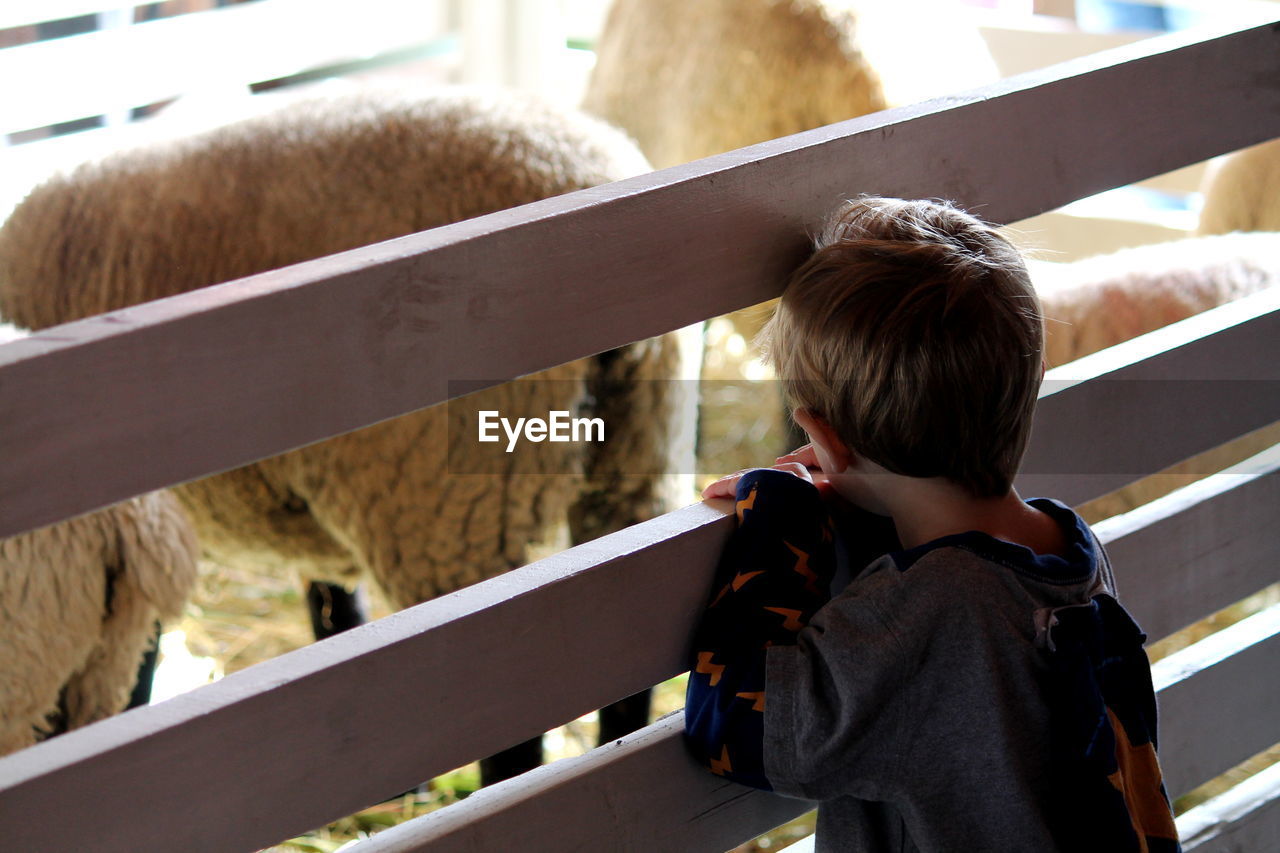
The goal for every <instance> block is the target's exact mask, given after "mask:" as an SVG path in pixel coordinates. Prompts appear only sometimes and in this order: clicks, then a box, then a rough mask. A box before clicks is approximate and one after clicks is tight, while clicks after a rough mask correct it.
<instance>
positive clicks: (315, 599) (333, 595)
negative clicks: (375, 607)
mask: <svg viewBox="0 0 1280 853" xmlns="http://www.w3.org/2000/svg"><path fill="white" fill-rule="evenodd" d="M307 611H308V612H309V613H310V614H311V630H312V631H313V632H315V636H316V639H317V640H323V639H325V638H326V637H332V636H333V635H334V634H341V633H342V632H343V631H346V630H349V629H351V628H354V627H356V626H357V625H363V624H364V623H365V622H367V621H368V614H367V611H366V608H365V603H364V599H363V597H362V596H361V595H360V593H359V592H358V591H357V592H347V590H346V588H345V587H343V586H342V585H341V584H336V583H327V582H325V581H311V583H310V584H309V585H308V586H307Z"/></svg>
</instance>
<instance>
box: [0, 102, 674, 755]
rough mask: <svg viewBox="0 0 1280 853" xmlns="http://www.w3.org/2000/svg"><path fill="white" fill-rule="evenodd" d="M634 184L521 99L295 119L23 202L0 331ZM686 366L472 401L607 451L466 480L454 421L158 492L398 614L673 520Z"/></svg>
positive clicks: (293, 112)
mask: <svg viewBox="0 0 1280 853" xmlns="http://www.w3.org/2000/svg"><path fill="white" fill-rule="evenodd" d="M648 169H649V166H648V163H647V162H646V161H645V159H644V157H643V156H642V155H641V154H640V152H639V151H638V150H637V149H636V147H635V146H634V144H633V143H631V142H630V140H628V139H627V138H626V137H625V136H624V135H623V134H622V133H621V132H619V131H618V130H616V129H614V128H611V127H609V126H607V125H606V124H604V123H603V122H600V121H598V120H596V119H592V118H590V117H587V116H585V115H582V114H580V113H577V112H575V111H570V110H564V109H559V108H554V107H552V106H550V105H549V104H546V103H544V102H542V101H540V100H538V99H535V98H533V97H532V96H529V95H522V94H519V93H515V92H500V91H488V90H483V89H473V88H462V87H459V88H451V87H445V88H441V89H439V90H435V91H433V92H431V93H430V94H428V95H418V96H413V95H408V94H402V93H395V92H389V91H375V92H373V93H357V94H353V95H347V96H342V97H330V98H323V99H310V100H305V101H302V102H299V103H295V104H291V105H289V106H287V107H285V108H283V109H281V110H277V111H273V112H271V113H268V114H265V115H260V116H255V117H253V118H250V119H247V120H244V121H241V122H238V123H234V124H231V125H227V126H225V127H222V128H218V129H215V130H212V131H209V132H207V133H201V134H198V135H195V136H192V137H190V138H185V139H179V140H170V141H166V142H165V143H163V144H153V145H151V146H147V147H142V148H138V149H134V150H128V151H123V152H119V153H117V154H114V155H112V156H109V157H107V158H105V159H103V160H102V161H100V162H96V163H90V164H85V165H82V166H80V167H79V168H77V169H76V170H74V171H73V172H71V173H70V174H67V175H62V176H57V177H54V178H52V179H50V180H48V181H46V182H45V183H43V184H42V185H40V186H38V187H37V188H36V189H34V190H33V191H32V192H31V193H30V194H29V195H28V197H27V198H26V199H25V200H24V201H23V202H22V203H21V204H20V205H19V206H18V207H17V208H16V209H15V210H14V212H13V213H12V214H11V216H10V218H9V220H8V221H7V222H6V223H5V224H4V226H3V228H0V311H3V312H4V313H5V314H6V315H7V316H10V317H12V318H13V319H14V320H16V321H17V322H20V323H22V324H25V325H29V326H31V327H33V328H44V327H47V326H50V325H53V324H55V323H63V322H67V321H70V320H74V319H77V318H81V317H85V316H89V315H92V314H97V313H101V312H104V311H109V310H112V309H117V308H122V307H124V306H127V305H132V304H135V303H138V302H143V301H146V300H150V299H156V298H159V297H162V296H167V295H170V294H175V293H179V292H182V291H188V290H192V289H194V288H199V287H203V286H206V285H210V284H214V283H216V282H221V281H226V280H229V279H233V278H237V277H240V276H246V275H250V274H252V273H257V272H261V271H264V270H268V269H274V268H278V267H282V266H285V265H287V264H291V263H295V262H299V261H303V260H306V259H310V258H315V257H319V256H323V255H327V254H332V253H335V252H339V251H342V250H345V249H349V248H352V247H356V246H362V245H366V244H370V243H374V242H377V241H380V240H387V239H390V238H393V237H398V236H401V235H404V234H408V233H411V232H415V231H421V230H425V229H427V228H431V227H434V226H438V225H443V224H446V223H449V222H454V221H457V220H460V219H465V218H468V217H473V216H478V215H480V214H483V213H487V212H491V211H495V210H498V209H501V208H506V207H512V206H515V205H518V204H523V203H526V202H532V201H535V200H538V199H541V198H545V197H547V196H551V195H556V194H559V193H563V192H567V191H570V190H574V189H579V188H584V187H589V186H593V185H596V184H601V183H604V182H607V181H612V180H617V179H621V178H624V177H629V176H631V175H634V174H638V173H641V172H645V171H648ZM679 360H680V346H679V342H678V341H677V340H676V337H675V336H674V335H667V336H664V337H662V338H657V339H653V340H649V341H642V342H639V343H636V344H633V345H630V346H627V347H624V348H622V349H620V350H616V351H614V352H612V353H606V354H604V355H602V356H598V357H596V358H592V359H586V360H582V361H578V362H573V363H570V364H566V365H562V366H560V367H556V368H553V369H551V370H548V371H545V372H544V373H542V374H538V375H537V376H536V377H534V378H531V379H527V380H522V381H519V382H514V383H509V384H506V385H502V386H498V387H495V388H491V389H488V390H485V391H482V392H479V393H478V394H477V395H474V396H472V397H470V398H468V400H469V401H470V405H471V407H472V409H473V410H474V409H477V408H483V409H495V410H498V411H500V412H504V413H506V412H513V413H522V412H523V411H524V410H526V409H533V410H535V411H537V412H540V413H542V414H545V413H546V412H548V411H553V410H562V411H578V410H581V411H584V412H585V411H588V410H591V409H592V407H596V410H598V411H602V412H606V413H607V414H606V415H605V417H607V418H608V421H607V422H608V426H609V431H610V432H609V436H610V440H609V441H608V442H607V443H606V444H604V445H600V446H599V447H600V448H603V449H597V445H586V444H582V443H552V442H543V443H541V444H536V445H529V446H528V447H527V448H526V449H523V450H522V451H521V452H519V453H515V454H512V455H511V456H510V457H508V461H509V463H510V464H509V465H508V467H506V468H505V469H503V470H502V472H501V473H500V474H496V475H493V476H468V475H466V473H465V472H464V473H461V474H460V473H458V469H459V467H465V466H458V465H456V464H455V465H450V464H448V462H449V454H448V450H449V442H450V441H454V442H455V443H457V442H462V441H465V440H466V439H464V438H463V437H462V436H461V435H460V434H458V431H457V430H451V428H450V419H451V418H455V417H457V409H456V408H453V404H451V405H450V406H436V407H431V408H428V409H425V410H422V411H419V412H415V413H412V414H409V415H405V416H403V417H400V418H396V419H392V420H390V421H386V422H383V423H380V424H376V425H374V426H371V427H367V428H365V429H362V430H358V431H356V432H353V433H349V434H347V435H342V436H338V437H336V438H333V439H330V440H328V441H324V442H320V443H318V444H314V445H311V446H309V447H304V448H301V449H299V450H294V451H291V452H289V453H285V454H283V455H281V456H277V457H274V458H270V459H266V460H263V461H261V462H258V463H256V464H252V465H248V466H245V467H242V468H239V469H236V470H233V471H230V472H227V473H224V474H220V475H217V476H213V477H209V478H206V479H203V480H199V481H196V482H193V483H190V484H186V485H183V486H179V487H176V488H175V489H174V491H175V493H176V494H177V495H178V497H179V498H180V499H181V500H182V502H183V504H184V506H185V507H186V508H187V510H188V512H189V513H190V515H191V516H192V519H193V521H194V522H195V525H196V529H197V531H198V533H199V535H200V541H201V544H202V547H203V549H204V551H205V553H206V554H207V555H209V556H210V557H211V558H212V559H213V560H214V561H216V562H218V563H221V564H224V565H230V566H234V565H237V564H239V565H246V564H254V565H257V566H268V565H269V566H278V567H280V568H287V569H293V570H297V571H298V572H299V573H300V574H301V575H302V576H304V577H307V578H313V579H320V580H324V581H327V582H330V583H333V584H337V585H339V586H337V587H331V588H327V589H325V591H324V594H325V595H326V596H328V595H329V594H330V593H331V592H333V593H341V591H342V589H343V588H344V587H349V586H351V585H352V584H353V583H354V582H355V581H356V580H357V579H358V578H361V577H371V578H373V579H374V580H375V581H376V582H377V583H378V585H379V586H380V587H381V588H382V590H383V591H384V592H385V593H386V594H387V597H388V600H389V601H390V602H391V603H392V604H393V605H394V606H396V607H406V606H409V605H411V604H416V603H418V602H421V601H424V600H426V599H429V598H432V597H434V596H438V595H441V594H444V593H448V592H451V591H453V590H456V589H458V588H460V587H462V586H464V585H467V584H470V583H474V582H476V581H479V580H482V579H485V578H488V577H491V576H493V575H496V574H498V573H500V572H504V571H507V570H508V569H511V568H514V567H516V566H520V565H522V564H524V563H525V562H527V561H528V558H529V555H530V553H531V549H532V548H535V547H541V546H545V545H546V544H547V543H554V542H555V541H556V540H557V539H558V538H559V539H563V536H562V535H561V532H560V531H562V529H563V528H564V526H565V524H566V523H567V524H568V527H569V532H570V535H571V536H572V538H573V539H574V540H575V541H583V540H584V539H586V538H589V537H591V536H595V535H599V534H601V533H606V532H609V531H611V530H615V529H618V528H620V527H623V526H626V525H627V524H631V523H634V522H637V521H641V520H644V519H646V518H649V517H652V516H654V515H657V514H660V513H661V512H663V511H666V510H668V509H670V508H673V504H674V501H675V500H676V499H677V498H675V497H674V496H673V495H672V493H671V478H664V477H661V476H658V475H657V474H654V473H652V472H661V471H673V470H683V471H686V472H688V471H692V468H693V463H692V428H691V426H688V425H686V424H685V419H689V420H691V417H690V416H691V414H692V413H691V412H690V411H689V409H690V406H689V405H688V401H686V400H683V399H681V398H680V396H679V395H680V393H681V392H680V390H679V387H678V386H679V383H672V382H656V381H648V380H657V379H661V378H669V377H672V376H674V375H676V373H677V368H678V363H679ZM451 412H453V414H451ZM624 413H627V414H624ZM474 447H475V445H474V444H471V445H469V448H468V447H461V446H455V447H454V452H455V453H456V452H461V453H464V454H466V453H470V452H472V449H473V448H474ZM677 460H678V461H677ZM455 462H456V460H455ZM628 471H638V472H644V473H643V474H642V475H640V476H627V472H628ZM552 474H553V475H555V476H545V475H552ZM337 627H338V628H341V627H345V626H337ZM632 725H633V724H630V723H629V724H628V726H632ZM607 734H609V736H611V737H612V736H617V735H618V733H617V732H608V733H607Z"/></svg>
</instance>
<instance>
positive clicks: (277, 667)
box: [0, 505, 732, 853]
mask: <svg viewBox="0 0 1280 853" xmlns="http://www.w3.org/2000/svg"><path fill="white" fill-rule="evenodd" d="M731 526H732V517H731V515H725V514H724V513H723V512H722V511H720V510H718V509H714V508H711V507H708V506H703V505H696V506H692V507H687V508H686V509H683V510H680V511H677V512H675V513H671V514H669V515H666V516H663V517H661V518H657V519H654V520H652V521H648V522H645V523H643V524H640V525H637V526H635V527H632V528H628V529H627V530H624V531H621V532H619V533H616V534H613V535H611V536H608V537H605V538H603V539H600V540H597V541H595V542H592V543H588V544H586V545H581V546H578V547H576V548H573V549H570V550H569V551H566V552H564V553H562V554H559V555H556V556H554V557H551V558H548V559H546V560H543V561H540V562H538V563H535V564H532V565H530V566H526V567H524V568H522V569H517V570H515V571H513V572H509V573H508V574H506V575H502V576H500V577H497V578H494V579H492V580H490V581H486V582H484V583H481V584H477V585H475V586H472V587H469V588H467V589H464V590H461V591H460V592H457V593H454V594H452V595H448V596H444V597H442V598H437V599H435V600H433V601H430V602H427V603H426V604H423V605H419V606H418V607H414V608H410V609H408V610H405V611H401V612H400V613H396V614H392V615H391V616H388V617H386V618H384V619H381V620H379V621H377V622H375V623H372V624H369V625H365V626H362V627H360V628H357V629H354V630H352V631H348V632H346V633H344V634H340V635H338V636H336V637H333V638H331V639H328V640H325V641H323V642H320V643H316V644H315V645H312V646H308V647H306V648H303V649H300V650H298V651H295V652H291V653H289V654H287V655H283V656H281V657H279V658H276V659H274V660H270V661H266V662H264V663H261V664H258V665H256V666H254V667H251V668H249V669H247V670H244V671H242V672H238V673H235V674H233V675H230V676H228V677H227V678H224V679H222V680H221V681H218V682H215V683H214V684H211V685H209V686H207V687H203V688H200V689H198V690H195V691H193V692H191V693H188V694H184V695H182V696H178V697H176V698H174V699H171V700H169V701H167V702H163V703H160V704H157V705H154V706H150V707H146V708H141V709H138V710H135V711H130V712H128V713H125V714H122V715H120V716H118V717H113V718H111V719H108V720H105V721H103V722H101V723H98V724H95V725H94V726H91V727H88V728H86V729H80V730H76V731H73V732H70V733H68V734H66V735H64V736H62V737H59V738H56V739H54V740H51V741H48V742H46V743H43V744H39V745H37V746H35V747H33V748H31V749H28V750H24V751H22V752H19V753H16V754H14V755H10V756H7V757H5V758H0V826H4V827H5V842H6V844H12V845H14V846H13V849H17V850H50V851H53V850H67V851H80V850H90V849H92V850H94V851H102V853H106V851H122V853H123V852H124V851H138V850H184V851H190V852H191V853H195V851H226V850H237V849H246V850H247V849H256V848H257V847H262V846H265V845H268V844H271V843H274V842H276V841H278V840H279V839H281V838H286V837H289V836H291V835H295V834H297V833H300V832H303V831H305V830H307V829H310V828H313V827H315V826H320V825H322V824H324V823H326V822H328V821H330V820H334V819H337V818H338V817H341V816H344V815H347V814H350V813H352V812H354V811H356V810H358V809H361V808H364V807H366V806H368V805H371V804H372V803H374V802H377V801H378V800H380V799H382V798H386V797H390V796H394V795H395V794H396V793H397V792H399V791H403V790H405V789H406V788H408V787H411V786H413V785H416V784H418V783H420V782H422V781H424V780H426V779H428V778H430V777H432V776H436V775H439V774H441V773H444V772H447V771H449V770H451V769H453V768H455V767H457V766H459V765H461V764H464V763H466V762H468V761H471V760H473V759H475V758H479V757H481V756H484V755H487V754H489V753H491V752H494V751H497V750H498V749H501V748H504V747H506V746H509V745H512V744H514V743H517V742H519V741H521V740H524V739H525V738H528V737H531V736H534V735H536V734H539V733H541V732H542V731H544V730H546V729H548V728H551V727H553V726H556V725H559V724H561V723H563V722H565V721H567V720H571V719H574V718H576V717H579V716H581V715H582V714H584V713H587V712H589V711H591V710H593V709H595V708H597V707H600V706H601V705H603V704H606V703H608V702H611V701H614V700H616V699H621V698H623V697H624V696H627V695H630V694H631V693H634V692H635V691H636V690H638V689H641V688H643V687H646V686H648V685H651V684H655V683H657V682H659V681H662V680H664V679H666V678H669V677H670V676H672V675H675V674H677V673H679V672H680V671H682V670H683V669H684V668H685V667H684V661H685V659H686V657H687V653H688V652H687V648H686V646H687V642H688V638H689V637H690V635H691V632H692V629H693V625H694V621H695V619H696V617H697V615H698V613H699V612H700V610H701V608H702V606H703V605H704V604H705V602H706V597H707V593H708V590H709V586H710V574H711V570H712V567H713V566H714V565H715V562H716V560H717V557H718V554H719V552H720V549H721V548H722V546H723V542H724V538H725V536H726V535H727V534H728V533H729V531H730V530H731ZM582 602H591V606H590V607H583V606H582ZM480 673H483V677H479V674H480ZM193 768H198V770H193ZM122 779H127V780H128V784H127V785H122V784H120V780H122ZM247 780H251V783H250V782H247ZM317 780H323V784H319V783H318V782H317ZM67 802H75V803H77V806H76V819H75V820H68V821H56V822H44V821H32V820H30V819H29V818H30V816H31V815H33V814H52V813H54V810H55V809H57V808H61V807H62V806H59V805H57V804H59V803H62V804H65V803H67ZM286 806H287V807H286ZM227 815H235V816H236V819H235V820H234V821H227V820H226V816H227ZM144 816H145V817H144Z"/></svg>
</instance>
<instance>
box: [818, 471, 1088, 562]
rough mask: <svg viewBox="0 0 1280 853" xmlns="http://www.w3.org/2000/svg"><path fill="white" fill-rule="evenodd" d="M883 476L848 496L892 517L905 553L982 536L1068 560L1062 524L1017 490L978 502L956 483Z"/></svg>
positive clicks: (862, 482)
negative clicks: (939, 541)
mask: <svg viewBox="0 0 1280 853" xmlns="http://www.w3.org/2000/svg"><path fill="white" fill-rule="evenodd" d="M881 472H883V473H877V474H873V475H870V476H865V477H861V478H859V480H860V482H859V483H858V484H857V485H858V488H857V490H856V491H857V494H856V495H846V496H847V497H850V498H852V499H853V501H854V503H857V504H859V505H861V506H862V507H863V508H864V509H870V510H871V511H873V512H877V513H880V514H881V515H888V516H890V517H892V518H893V523H894V527H895V529H896V530H897V533H898V540H899V542H901V543H902V547H903V548H915V547H918V546H920V545H924V544H926V543H928V542H932V541H934V540H935V539H941V538H942V537H944V536H950V535H953V534H957V533H968V532H970V531H975V530H976V531H980V532H982V533H986V534H988V535H990V536H994V537H995V538H997V539H1003V540H1005V541H1007V542H1013V543H1015V544H1018V545H1024V546H1026V547H1028V548H1030V549H1031V550H1032V551H1034V552H1036V553H1038V554H1050V553H1056V554H1062V553H1063V552H1064V551H1065V549H1066V541H1065V538H1064V535H1063V533H1062V530H1061V528H1060V527H1059V526H1058V523H1057V522H1056V521H1054V520H1053V519H1052V518H1050V517H1049V516H1048V515H1047V514H1045V513H1043V512H1041V511H1040V510H1038V509H1036V508H1035V507H1032V506H1030V505H1029V504H1027V503H1026V502H1024V501H1023V500H1022V498H1021V497H1019V496H1018V493H1017V492H1016V491H1015V490H1014V489H1012V488H1011V489H1009V491H1008V492H1006V493H1005V494H1003V495H1000V496H999V497H991V498H976V497H974V496H973V495H971V494H970V493H969V492H968V491H966V490H965V489H964V488H962V487H961V486H958V485H957V484H955V483H953V482H951V481H950V480H945V479H942V478H921V477H905V476H902V475H898V474H892V473H889V472H887V471H883V469H881ZM837 488H839V487H838V486H837ZM841 491H842V492H843V491H844V490H843V489H841Z"/></svg>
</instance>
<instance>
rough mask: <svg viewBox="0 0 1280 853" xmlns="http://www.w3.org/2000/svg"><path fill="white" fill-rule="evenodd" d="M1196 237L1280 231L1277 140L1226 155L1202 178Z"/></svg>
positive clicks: (1278, 146)
mask: <svg viewBox="0 0 1280 853" xmlns="http://www.w3.org/2000/svg"><path fill="white" fill-rule="evenodd" d="M1203 191H1204V207H1203V208H1202V209H1201V211H1200V224H1199V226H1198V227H1197V229H1196V230H1197V233H1199V234H1225V233H1227V232H1228V231H1280V139H1273V140H1272V141H1270V142H1264V143H1262V144H1261V145H1255V146H1253V147H1252V148H1245V149H1244V150H1242V151H1237V152H1235V153H1234V154H1229V155H1227V156H1226V157H1224V158H1223V159H1222V160H1220V161H1218V162H1217V163H1215V164H1214V165H1213V166H1212V167H1211V168H1210V170H1209V172H1208V174H1207V175H1206V178H1205V182H1204V186H1203Z"/></svg>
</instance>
